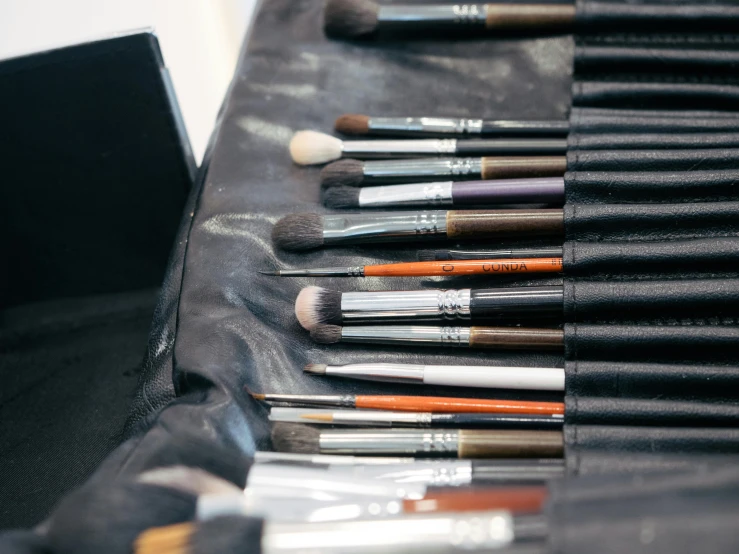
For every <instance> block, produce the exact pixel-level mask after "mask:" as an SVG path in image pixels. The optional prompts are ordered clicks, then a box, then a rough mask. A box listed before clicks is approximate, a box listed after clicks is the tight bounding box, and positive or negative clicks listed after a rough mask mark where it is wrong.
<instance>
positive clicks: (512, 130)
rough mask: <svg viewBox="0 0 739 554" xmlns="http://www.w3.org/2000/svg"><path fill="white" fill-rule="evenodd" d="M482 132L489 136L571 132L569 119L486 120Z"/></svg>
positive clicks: (544, 134)
mask: <svg viewBox="0 0 739 554" xmlns="http://www.w3.org/2000/svg"><path fill="white" fill-rule="evenodd" d="M480 132H481V133H482V134H483V135H487V136H517V137H523V136H545V137H566V136H567V135H568V134H569V132H570V122H569V121H567V120H557V119H552V120H542V121H512V120H496V119H491V120H485V121H483V122H482V128H481V130H480Z"/></svg>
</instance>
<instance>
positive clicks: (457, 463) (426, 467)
mask: <svg viewBox="0 0 739 554" xmlns="http://www.w3.org/2000/svg"><path fill="white" fill-rule="evenodd" d="M340 471H347V470H346V469H341V470H340ZM348 471H352V472H353V473H354V475H356V476H357V477H360V478H372V479H378V480H380V481H393V482H394V483H423V484H425V485H426V486H428V487H465V486H467V485H470V484H471V483H472V464H471V463H470V462H469V461H467V460H454V461H447V460H443V461H442V460H439V461H436V460H429V461H420V460H419V461H416V463H414V464H399V465H390V466H362V467H352V468H351V469H349V470H348Z"/></svg>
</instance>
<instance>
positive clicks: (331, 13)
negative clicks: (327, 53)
mask: <svg viewBox="0 0 739 554" xmlns="http://www.w3.org/2000/svg"><path fill="white" fill-rule="evenodd" d="M379 11H380V7H379V6H378V5H377V4H376V3H375V2H372V1H370V0H327V1H326V7H325V9H324V30H325V32H326V34H327V35H328V36H330V37H339V38H357V37H363V36H366V35H371V34H372V33H374V32H375V31H376V30H377V23H378V14H379Z"/></svg>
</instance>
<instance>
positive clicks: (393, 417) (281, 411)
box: [269, 406, 564, 430]
mask: <svg viewBox="0 0 739 554" xmlns="http://www.w3.org/2000/svg"><path fill="white" fill-rule="evenodd" d="M269 420H270V421H272V422H278V421H280V422H283V423H312V424H314V425H321V424H323V425H351V426H354V427H359V426H371V427H464V428H467V427H471V428H478V427H487V428H490V429H539V430H547V429H561V428H562V425H563V423H564V418H563V417H562V416H561V415H559V414H557V415H518V414H434V413H431V412H425V413H416V412H385V411H381V410H319V409H316V408H282V407H278V406H274V407H273V408H272V409H271V410H270V413H269Z"/></svg>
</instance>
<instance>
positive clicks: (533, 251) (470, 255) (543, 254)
mask: <svg viewBox="0 0 739 554" xmlns="http://www.w3.org/2000/svg"><path fill="white" fill-rule="evenodd" d="M563 256H564V248H562V247H561V246H545V247H540V248H506V249H502V250H420V251H419V252H418V261H420V262H446V261H449V260H489V259H496V258H497V259H504V258H554V257H556V258H561V257H563Z"/></svg>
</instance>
